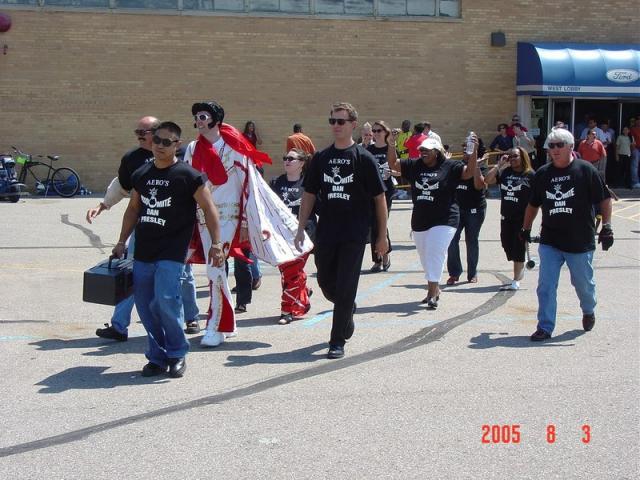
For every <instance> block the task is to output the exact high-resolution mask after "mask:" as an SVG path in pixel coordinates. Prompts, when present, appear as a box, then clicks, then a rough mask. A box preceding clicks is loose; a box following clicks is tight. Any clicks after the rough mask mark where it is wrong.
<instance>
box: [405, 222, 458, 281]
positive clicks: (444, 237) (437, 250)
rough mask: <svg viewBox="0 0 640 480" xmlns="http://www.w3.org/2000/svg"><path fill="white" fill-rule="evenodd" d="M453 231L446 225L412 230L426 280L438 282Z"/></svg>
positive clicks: (454, 230) (454, 231) (453, 229)
mask: <svg viewBox="0 0 640 480" xmlns="http://www.w3.org/2000/svg"><path fill="white" fill-rule="evenodd" d="M455 233H456V229H455V228H453V227H449V226H447V225H437V226H435V227H431V228H430V229H429V230H426V231H424V232H412V235H413V241H414V242H415V243H416V250H418V255H419V256H420V263H422V268H423V269H424V278H425V279H426V280H427V282H438V283H439V282H440V277H442V272H443V271H444V263H445V262H446V260H447V250H448V248H449V244H450V243H451V239H452V238H453V236H454V235H455Z"/></svg>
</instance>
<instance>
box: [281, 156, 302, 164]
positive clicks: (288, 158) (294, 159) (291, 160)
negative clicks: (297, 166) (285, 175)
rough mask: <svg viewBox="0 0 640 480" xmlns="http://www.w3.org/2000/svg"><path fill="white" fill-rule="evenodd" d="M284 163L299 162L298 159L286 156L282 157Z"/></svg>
mask: <svg viewBox="0 0 640 480" xmlns="http://www.w3.org/2000/svg"><path fill="white" fill-rule="evenodd" d="M282 161H283V162H297V161H298V159H297V158H296V157H288V156H286V155H285V156H284V157H282Z"/></svg>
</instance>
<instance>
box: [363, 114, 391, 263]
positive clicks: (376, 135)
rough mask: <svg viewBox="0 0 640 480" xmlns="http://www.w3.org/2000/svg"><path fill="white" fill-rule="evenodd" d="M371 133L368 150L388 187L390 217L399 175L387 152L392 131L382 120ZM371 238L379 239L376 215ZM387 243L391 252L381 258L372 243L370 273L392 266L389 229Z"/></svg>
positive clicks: (375, 124)
mask: <svg viewBox="0 0 640 480" xmlns="http://www.w3.org/2000/svg"><path fill="white" fill-rule="evenodd" d="M371 132H372V133H373V143H370V144H369V145H368V146H367V150H368V151H369V153H371V155H373V157H374V158H375V159H376V162H377V163H378V170H379V171H380V176H381V177H382V180H383V181H384V185H385V187H387V191H386V192H384V195H385V198H386V200H387V215H388V214H389V212H390V211H391V202H392V197H393V193H394V192H395V188H396V187H395V185H394V183H393V177H392V175H393V174H398V172H392V171H391V168H389V162H388V161H387V150H388V149H389V146H388V144H387V142H388V139H389V136H390V135H391V129H390V128H389V127H388V126H387V125H386V124H385V123H384V122H383V121H382V120H380V121H377V122H375V123H374V124H373V127H372V128H371ZM371 238H372V239H375V238H378V221H377V218H376V216H375V215H372V217H371ZM387 241H388V242H389V251H388V252H387V253H386V254H384V255H383V256H380V255H378V254H377V253H376V251H375V250H376V249H375V240H374V241H372V242H371V260H372V261H373V266H372V267H371V270H370V271H371V272H372V273H377V272H381V271H383V270H384V271H385V272H386V271H387V270H389V267H390V266H391V259H390V258H389V253H390V252H391V250H392V248H391V239H390V238H389V230H388V229H387Z"/></svg>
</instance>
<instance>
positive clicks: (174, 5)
mask: <svg viewBox="0 0 640 480" xmlns="http://www.w3.org/2000/svg"><path fill="white" fill-rule="evenodd" d="M3 4H4V5H43V6H45V7H46V6H48V5H55V6H63V7H92V8H111V7H112V6H115V8H139V9H147V10H154V9H156V10H178V9H179V8H182V9H184V10H202V11H208V12H222V13H224V12H236V13H254V12H255V13H260V12H265V13H274V14H278V13H283V14H287V13H293V14H300V15H352V16H363V17H373V16H381V17H385V16H395V17H436V16H440V17H453V18H459V17H460V0H182V1H180V0H0V5H3Z"/></svg>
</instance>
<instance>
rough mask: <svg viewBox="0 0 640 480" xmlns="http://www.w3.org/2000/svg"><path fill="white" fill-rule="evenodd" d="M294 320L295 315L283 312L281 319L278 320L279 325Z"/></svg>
mask: <svg viewBox="0 0 640 480" xmlns="http://www.w3.org/2000/svg"><path fill="white" fill-rule="evenodd" d="M291 322H293V315H291V314H290V313H281V314H280V320H278V324H279V325H288V324H290V323H291Z"/></svg>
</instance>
